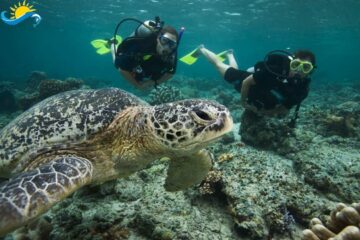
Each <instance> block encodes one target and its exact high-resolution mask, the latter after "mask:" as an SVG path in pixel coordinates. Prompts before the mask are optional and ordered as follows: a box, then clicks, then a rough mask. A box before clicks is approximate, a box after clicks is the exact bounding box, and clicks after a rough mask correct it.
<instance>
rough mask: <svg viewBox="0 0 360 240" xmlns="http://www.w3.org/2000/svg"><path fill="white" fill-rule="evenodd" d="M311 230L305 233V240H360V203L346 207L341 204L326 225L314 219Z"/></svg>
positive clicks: (332, 212)
mask: <svg viewBox="0 0 360 240" xmlns="http://www.w3.org/2000/svg"><path fill="white" fill-rule="evenodd" d="M310 228H311V229H306V230H304V231H303V238H302V239H303V240H319V239H328V240H359V239H360V203H353V204H352V205H350V206H346V205H345V204H343V203H339V204H338V205H337V206H336V208H335V209H334V210H332V211H331V214H330V216H329V217H328V218H327V219H326V224H325V225H324V224H323V223H322V221H321V220H320V219H318V218H313V219H312V220H311V222H310Z"/></svg>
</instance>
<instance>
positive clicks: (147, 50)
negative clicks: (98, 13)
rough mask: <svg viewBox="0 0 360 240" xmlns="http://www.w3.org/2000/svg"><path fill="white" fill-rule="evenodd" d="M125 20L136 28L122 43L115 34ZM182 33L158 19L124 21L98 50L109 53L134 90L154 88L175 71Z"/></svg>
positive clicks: (128, 19) (130, 19)
mask: <svg viewBox="0 0 360 240" xmlns="http://www.w3.org/2000/svg"><path fill="white" fill-rule="evenodd" d="M125 21H135V22H138V23H139V25H138V27H137V28H136V29H135V31H134V32H133V33H132V34H131V35H130V36H129V37H127V38H125V39H124V40H122V39H121V37H119V36H118V35H117V32H118V28H119V27H120V25H121V24H122V23H123V22H125ZM183 31H184V29H183V28H182V29H181V30H180V32H179V33H178V32H177V31H176V30H175V29H174V28H173V27H171V26H169V25H164V22H163V21H160V18H159V17H156V18H155V20H154V21H153V20H148V21H145V22H142V21H139V20H137V19H134V18H126V19H124V20H122V21H121V22H120V23H119V24H118V26H117V27H116V30H115V34H114V38H112V39H111V40H108V41H104V40H103V41H104V42H103V45H102V46H105V47H102V48H99V50H100V51H102V50H101V49H103V50H104V51H102V52H104V53H107V52H110V51H111V53H112V58H113V63H114V65H115V67H116V68H117V69H118V70H119V72H120V74H121V75H122V76H123V77H124V78H125V79H126V80H127V81H129V82H130V83H131V84H132V85H134V86H135V87H137V88H139V89H145V88H148V87H150V86H155V87H156V86H157V85H158V84H161V83H162V82H164V81H166V80H168V79H170V78H171V77H172V76H173V75H174V74H175V72H176V66H177V48H178V45H179V40H180V38H181V35H182V33H183ZM92 44H93V42H92ZM93 46H94V44H93ZM98 53H99V52H98ZM99 54H102V53H99Z"/></svg>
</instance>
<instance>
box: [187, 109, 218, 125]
mask: <svg viewBox="0 0 360 240" xmlns="http://www.w3.org/2000/svg"><path fill="white" fill-rule="evenodd" d="M190 115H191V116H192V118H193V119H194V121H195V122H197V123H198V124H200V125H204V126H206V125H208V124H209V122H211V121H213V119H214V118H212V117H211V114H209V113H207V112H204V111H202V110H198V109H197V110H193V111H191V112H190Z"/></svg>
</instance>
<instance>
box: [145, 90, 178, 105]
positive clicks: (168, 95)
mask: <svg viewBox="0 0 360 240" xmlns="http://www.w3.org/2000/svg"><path fill="white" fill-rule="evenodd" d="M182 99H184V96H183V95H182V93H181V91H180V89H178V88H176V87H172V86H166V85H162V86H159V87H157V88H154V89H153V90H151V92H150V94H149V96H148V102H149V103H150V104H152V105H158V104H162V103H167V102H174V101H177V100H182Z"/></svg>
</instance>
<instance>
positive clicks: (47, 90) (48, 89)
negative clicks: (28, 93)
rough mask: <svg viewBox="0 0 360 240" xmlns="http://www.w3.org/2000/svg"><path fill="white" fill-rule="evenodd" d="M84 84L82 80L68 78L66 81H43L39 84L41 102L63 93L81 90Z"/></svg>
mask: <svg viewBox="0 0 360 240" xmlns="http://www.w3.org/2000/svg"><path fill="white" fill-rule="evenodd" d="M83 83H84V82H83V81H82V80H81V79H77V78H67V79H65V80H64V81H61V80H56V79H46V80H42V81H41V82H40V84H39V100H42V99H45V98H47V97H50V96H52V95H55V94H58V93H61V92H65V91H69V90H75V89H79V88H80V87H81V85H83Z"/></svg>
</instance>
